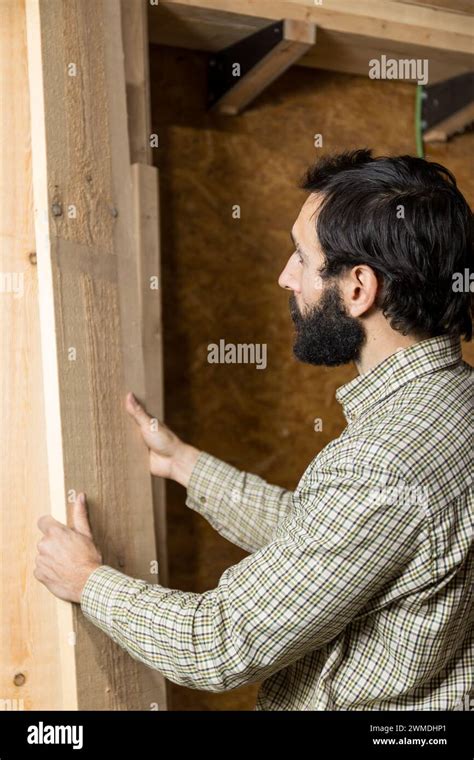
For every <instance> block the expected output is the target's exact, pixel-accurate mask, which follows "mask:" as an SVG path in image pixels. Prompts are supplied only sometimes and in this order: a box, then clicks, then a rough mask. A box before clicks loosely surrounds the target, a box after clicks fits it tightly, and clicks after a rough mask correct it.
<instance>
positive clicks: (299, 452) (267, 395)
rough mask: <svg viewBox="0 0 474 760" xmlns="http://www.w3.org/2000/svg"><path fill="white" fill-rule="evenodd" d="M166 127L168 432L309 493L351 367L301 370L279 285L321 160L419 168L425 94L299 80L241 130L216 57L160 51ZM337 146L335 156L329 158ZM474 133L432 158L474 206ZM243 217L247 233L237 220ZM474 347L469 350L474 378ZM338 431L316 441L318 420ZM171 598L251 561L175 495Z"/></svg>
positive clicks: (312, 76) (196, 701)
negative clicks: (209, 97) (242, 353)
mask: <svg viewBox="0 0 474 760" xmlns="http://www.w3.org/2000/svg"><path fill="white" fill-rule="evenodd" d="M151 50H152V54H151V89H152V104H153V111H152V116H153V119H152V124H153V129H154V131H157V132H159V135H160V145H161V147H160V149H159V150H158V151H156V163H157V166H158V167H159V170H160V182H161V187H160V203H161V232H162V248H163V251H164V252H166V255H164V256H163V258H162V268H163V289H162V292H163V330H164V356H165V408H166V421H167V423H168V424H169V425H170V426H171V427H172V428H173V429H174V430H176V432H177V433H178V434H179V435H181V436H182V437H183V438H184V439H185V440H187V441H189V442H190V443H192V444H193V445H195V446H197V447H199V448H201V449H204V450H206V451H209V452H210V453H211V454H214V455H216V456H218V457H220V458H221V459H224V460H225V461H228V462H230V463H231V464H234V465H236V466H237V467H239V468H241V469H243V470H248V471H250V472H255V473H257V474H259V475H261V476H262V477H264V478H265V479H266V480H268V481H269V482H273V483H277V484H278V485H281V486H284V487H286V488H295V486H296V484H297V483H298V481H299V479H300V477H301V475H302V473H303V471H304V469H305V468H306V466H307V465H308V464H309V462H310V461H311V460H312V458H313V457H314V456H315V455H316V454H317V453H318V451H320V450H321V449H322V448H323V446H325V445H326V444H327V443H329V441H331V440H333V439H334V438H336V437H337V436H338V435H339V434H340V432H341V431H342V429H343V426H344V424H345V422H344V418H343V415H342V412H341V408H340V406H339V404H338V403H337V402H336V401H335V398H334V392H335V389H336V388H337V387H338V386H340V385H342V384H343V383H344V382H346V381H348V380H350V379H351V378H352V377H354V376H355V370H354V368H353V367H351V366H347V367H339V368H312V367H310V366H308V365H303V364H301V363H298V362H297V361H296V360H295V359H294V358H293V356H292V351H291V346H292V337H293V328H292V324H291V319H290V315H289V310H288V294H287V293H286V292H284V291H282V290H281V289H280V288H279V287H278V284H277V279H278V276H279V274H280V272H281V270H282V269H283V266H284V264H285V262H286V260H287V257H288V256H289V254H290V253H291V251H292V248H291V244H290V241H289V231H290V229H291V226H292V224H293V222H294V220H295V218H296V216H297V213H298V211H299V209H300V205H301V204H302V202H303V200H304V198H305V194H304V193H302V192H301V191H300V190H298V189H297V187H296V185H297V182H298V180H299V178H300V177H301V175H302V174H303V172H304V170H305V169H306V167H307V166H308V165H309V164H310V163H311V162H312V161H314V160H315V159H316V158H318V157H320V156H321V155H322V154H325V153H328V152H332V151H339V150H344V149H351V148H360V147H366V146H368V147H373V149H374V152H375V154H376V155H377V154H393V155H397V154H403V153H411V154H414V153H415V151H416V148H415V135H414V128H413V114H414V95H413V88H412V87H411V85H409V84H407V83H401V82H388V81H386V82H377V81H370V80H368V79H367V78H364V77H357V76H348V75H344V74H337V73H331V72H323V71H315V70H312V69H309V68H304V67H301V66H295V67H292V68H291V69H289V70H288V71H287V72H286V73H285V74H284V75H283V76H282V77H281V78H280V79H278V80H277V81H276V82H275V83H274V84H272V85H271V86H270V87H269V88H268V89H267V90H266V91H265V92H264V93H263V94H262V95H261V96H259V97H258V98H257V100H256V101H254V103H253V104H252V105H251V106H250V107H249V108H248V109H247V110H246V111H244V113H243V114H241V115H240V116H239V117H237V118H235V119H234V118H229V117H226V116H221V115H218V114H213V113H209V112H206V111H205V107H204V104H205V94H206V73H207V56H206V55H204V54H200V53H196V52H189V51H184V50H182V49H172V48H168V47H166V48H165V47H156V46H153V47H152V48H151ZM318 133H320V134H322V135H323V138H324V147H323V148H322V149H316V148H315V147H314V135H315V134H318ZM473 149H474V134H465V135H462V136H460V137H459V138H456V139H455V140H453V142H452V143H447V144H441V145H432V146H429V147H428V148H427V157H428V158H431V159H433V160H436V161H440V162H441V163H443V164H446V165H447V166H448V167H449V168H450V169H451V170H452V171H453V172H454V174H455V175H456V177H457V178H458V181H459V185H460V188H461V190H462V192H464V193H465V195H466V197H467V199H468V201H469V202H470V203H471V204H472V203H473V202H474V173H473V172H472V160H471V158H470V156H471V155H472V154H473V152H474V150H473ZM234 204H239V205H240V206H241V219H240V220H238V219H233V218H232V206H233V205H234ZM221 338H224V339H225V340H226V341H227V342H233V343H249V342H258V343H266V344H267V352H268V367H267V369H266V370H265V371H260V370H256V369H255V367H254V366H252V365H243V364H242V365H218V364H208V362H207V346H208V344H209V343H213V342H218V340H219V339H221ZM473 349H474V344H473V343H470V344H466V345H465V346H464V353H465V357H466V359H467V360H468V361H470V363H471V364H474V350H473ZM317 417H319V418H321V419H322V421H323V430H322V432H315V431H314V420H315V418H317ZM167 502H168V535H169V546H168V549H169V555H170V584H171V586H172V588H180V589H183V590H189V591H196V592H203V591H205V590H207V589H209V588H213V587H214V586H216V585H217V583H218V581H219V578H220V575H221V574H222V572H223V571H224V570H225V569H226V568H227V567H229V566H231V565H232V564H235V563H236V562H238V561H239V560H240V559H241V558H242V557H244V556H245V552H243V551H242V550H241V549H239V548H238V547H236V546H233V545H232V544H231V543H229V542H228V541H226V540H225V539H224V538H222V537H220V536H219V535H218V534H217V533H216V531H214V530H213V529H212V527H211V526H210V525H208V523H207V522H206V521H205V520H204V519H203V518H202V517H200V516H199V515H198V514H196V513H195V512H193V511H192V510H190V509H188V508H187V507H186V506H185V503H184V502H185V491H184V489H183V488H181V487H180V486H179V485H177V484H175V483H170V484H167ZM256 691H257V687H256V686H248V687H242V688H240V689H236V690H233V691H231V692H227V693H223V694H212V693H207V692H200V691H196V690H191V689H185V688H182V687H179V686H175V685H171V709H173V710H179V709H183V710H196V709H203V710H226V709H230V710H251V709H252V708H253V706H254V704H255V696H256Z"/></svg>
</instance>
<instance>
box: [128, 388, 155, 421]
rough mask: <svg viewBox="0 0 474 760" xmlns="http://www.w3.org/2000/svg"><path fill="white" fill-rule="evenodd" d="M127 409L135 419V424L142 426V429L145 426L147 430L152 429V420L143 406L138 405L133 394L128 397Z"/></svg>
mask: <svg viewBox="0 0 474 760" xmlns="http://www.w3.org/2000/svg"><path fill="white" fill-rule="evenodd" d="M126 408H127V412H128V413H129V414H130V415H131V416H132V417H133V418H134V420H135V422H136V423H137V424H138V425H140V427H144V426H145V425H146V427H147V428H149V427H150V419H151V418H150V416H149V415H148V414H147V413H146V412H145V410H144V408H143V407H142V406H141V404H139V403H138V401H137V399H136V398H135V396H134V395H133V393H129V394H128V395H127V399H126Z"/></svg>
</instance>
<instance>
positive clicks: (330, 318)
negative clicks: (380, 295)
mask: <svg viewBox="0 0 474 760" xmlns="http://www.w3.org/2000/svg"><path fill="white" fill-rule="evenodd" d="M290 313H291V317H292V319H293V321H294V323H295V329H296V338H295V342H294V344H293V353H294V355H295V356H296V358H297V359H299V360H300V361H302V362H305V363H307V364H315V365H324V366H327V367H336V366H337V365H339V364H347V363H348V362H351V361H356V360H357V359H358V358H359V356H360V350H361V348H362V346H363V344H364V342H365V338H366V334H365V330H364V327H363V325H362V324H361V322H360V320H358V319H357V318H355V317H351V316H350V315H349V314H348V313H347V311H346V309H345V306H344V303H343V301H342V298H341V294H340V291H339V287H338V286H337V285H330V286H327V288H326V290H325V291H324V293H323V295H322V296H321V300H320V301H319V303H318V304H317V305H315V306H313V308H312V309H311V310H310V311H309V312H308V313H307V314H305V315H304V316H303V315H302V314H301V312H300V310H299V308H298V305H297V303H296V298H295V295H294V293H292V294H291V296H290Z"/></svg>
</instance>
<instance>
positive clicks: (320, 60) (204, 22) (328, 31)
mask: <svg viewBox="0 0 474 760" xmlns="http://www.w3.org/2000/svg"><path fill="white" fill-rule="evenodd" d="M282 18H292V19H295V20H302V21H308V22H311V23H315V24H316V25H317V27H318V44H317V45H316V46H315V47H314V48H313V49H312V50H311V51H310V52H309V53H308V54H307V55H305V56H304V57H303V58H302V59H301V61H299V63H301V65H304V66H311V67H316V68H328V69H332V70H335V71H344V72H347V73H352V74H363V75H367V74H368V69H369V60H370V59H371V58H379V57H380V56H381V55H382V54H385V55H393V56H396V57H399V58H428V60H429V61H430V82H435V81H439V80H440V79H446V78H448V77H450V76H455V75H456V74H458V73H462V72H464V71H469V70H470V69H471V68H472V49H473V30H472V26H470V25H469V24H466V20H465V18H464V17H463V16H462V15H461V14H458V13H449V12H445V11H441V10H438V9H432V8H428V7H418V6H414V5H406V6H404V5H403V4H402V3H400V2H395V0H380V1H379V2H375V0H363V1H362V0H361V2H358V3H353V2H349V0H325V2H324V4H323V5H321V6H315V5H314V3H313V2H312V1H311V0H257V1H255V0H179V2H176V0H161V2H160V3H159V5H158V6H150V7H149V30H150V32H149V33H150V40H151V42H153V43H157V44H165V45H174V46H180V47H186V48H191V49H198V50H210V51H216V50H220V49H222V48H224V47H227V46H228V45H232V44H234V43H235V42H237V41H239V40H241V39H243V38H244V37H245V36H248V35H249V34H252V33H253V32H254V31H257V30H258V29H261V28H262V27H264V26H266V25H268V23H270V22H271V21H274V20H279V19H282Z"/></svg>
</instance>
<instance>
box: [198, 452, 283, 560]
mask: <svg viewBox="0 0 474 760" xmlns="http://www.w3.org/2000/svg"><path fill="white" fill-rule="evenodd" d="M292 503H293V491H288V490H286V489H285V488H281V487H280V486H275V485H271V484H270V483H267V482H266V481H265V480H263V478H261V477H259V476H258V475H252V474H251V473H248V472H243V471H241V470H238V469H237V468H236V467H233V466H232V465H230V464H227V463H226V462H223V461H222V460H220V459H217V457H214V456H212V455H211V454H208V453H206V452H205V451H202V452H201V453H200V455H199V457H198V459H197V460H196V463H195V465H194V467H193V470H192V472H191V476H190V479H189V483H188V489H187V496H186V505H187V506H188V507H190V508H191V509H194V510H195V511H196V512H199V513H200V514H202V515H203V516H204V517H205V518H206V520H207V521H208V522H209V523H210V524H211V525H212V526H213V528H215V529H216V530H217V531H218V533H220V534H221V536H224V538H227V539H228V540H229V541H231V542H232V543H233V544H237V546H241V547H242V549H245V550H246V551H248V552H254V551H255V550H256V549H259V548H260V547H261V546H264V545H265V544H267V543H268V542H269V541H271V539H272V538H273V535H274V533H275V531H276V529H277V527H278V525H279V524H280V523H281V522H282V521H283V520H284V519H286V518H287V517H288V515H289V514H290V513H291V509H292Z"/></svg>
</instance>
